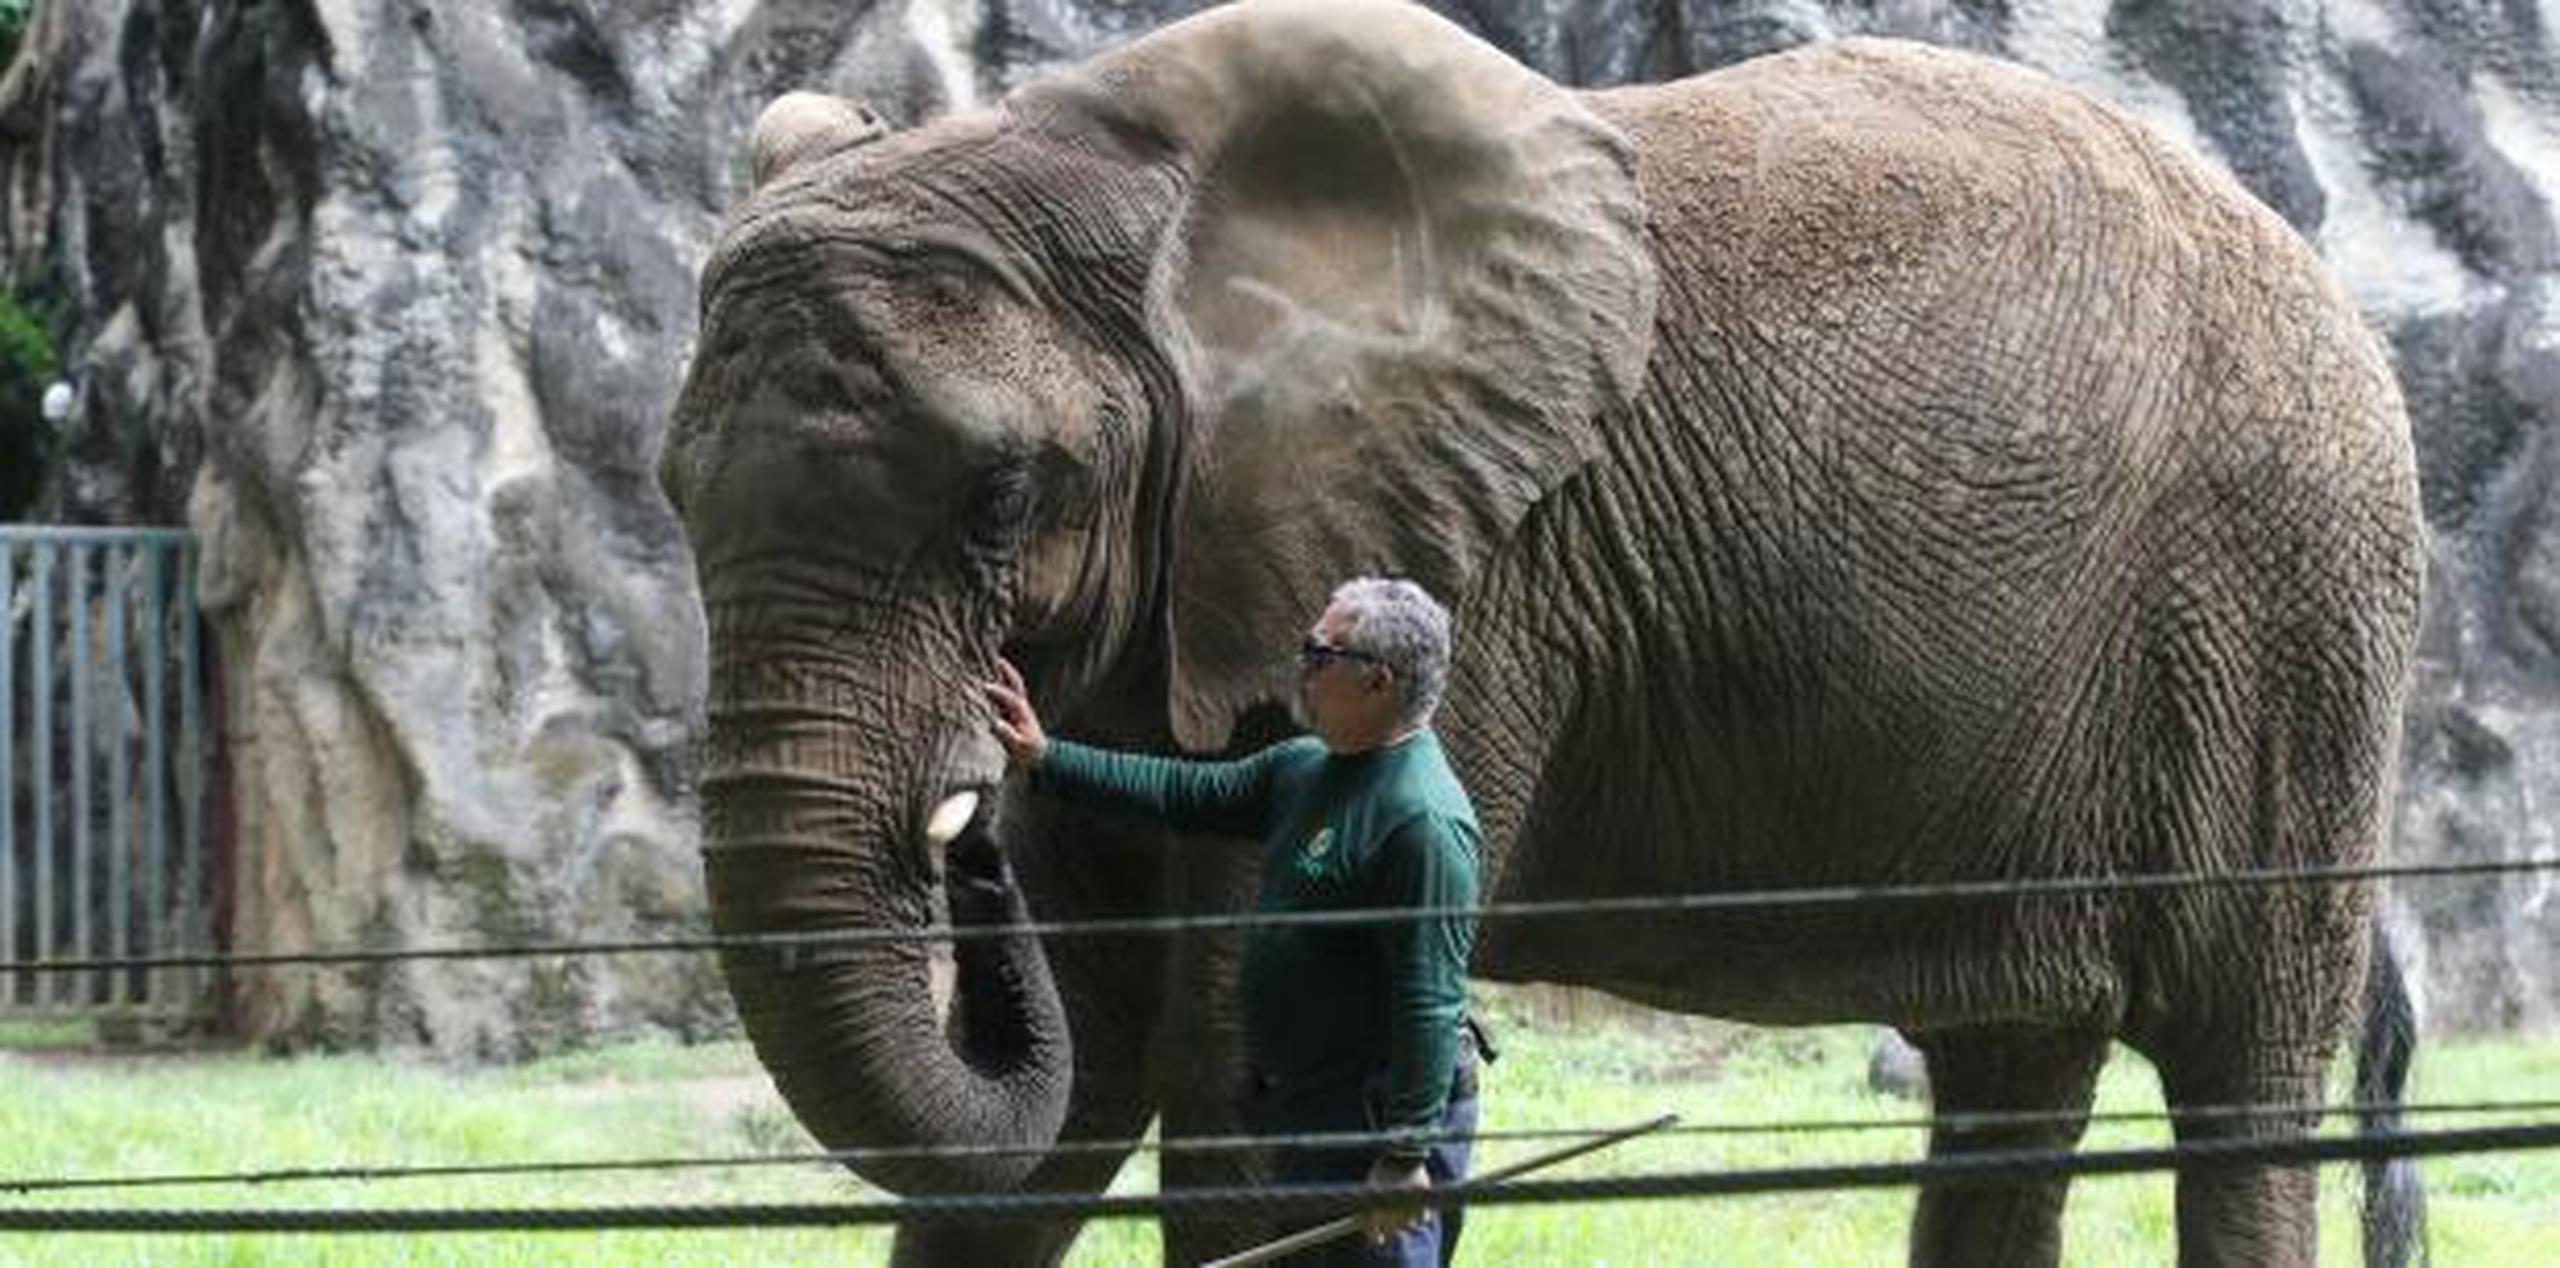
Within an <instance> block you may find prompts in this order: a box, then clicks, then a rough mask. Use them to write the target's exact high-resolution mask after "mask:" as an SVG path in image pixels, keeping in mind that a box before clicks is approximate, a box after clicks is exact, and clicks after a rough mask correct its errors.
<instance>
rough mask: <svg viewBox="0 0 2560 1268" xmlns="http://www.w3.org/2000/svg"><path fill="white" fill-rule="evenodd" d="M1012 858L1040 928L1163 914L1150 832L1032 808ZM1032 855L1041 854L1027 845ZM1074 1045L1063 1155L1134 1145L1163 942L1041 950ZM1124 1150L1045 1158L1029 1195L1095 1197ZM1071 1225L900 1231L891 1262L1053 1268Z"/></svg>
mask: <svg viewBox="0 0 2560 1268" xmlns="http://www.w3.org/2000/svg"><path fill="white" fill-rule="evenodd" d="M1012 813H1018V814H1020V815H1022V816H1023V820H1022V825H1021V828H1022V830H1021V832H1020V833H1019V835H1018V837H1017V839H1018V840H1021V841H1023V842H1025V844H1024V845H1023V846H1021V847H1019V848H1017V849H1015V850H1013V851H1010V854H1011V857H1012V859H1013V862H1014V866H1015V870H1016V873H1017V875H1018V876H1019V879H1020V882H1021V884H1022V886H1023V888H1024V890H1025V892H1027V893H1029V894H1032V895H1033V896H1034V902H1033V911H1034V913H1035V914H1036V915H1037V916H1038V917H1039V918H1041V919H1044V920H1069V921H1072V920H1095V919H1110V918H1121V917H1128V916H1138V915H1150V914H1154V913H1155V912H1157V911H1160V910H1161V909H1162V905H1163V903H1164V901H1165V900H1164V896H1163V888H1162V887H1163V883H1164V881H1163V876H1164V857H1165V842H1164V839H1163V835H1162V834H1161V833H1160V832H1157V831H1155V830H1153V829H1140V828H1133V827H1132V826H1131V825H1130V824H1129V823H1128V822H1127V821H1125V820H1119V819H1113V818H1110V817H1107V816H1099V815H1093V814H1089V813H1087V812H1083V811H1079V810H1077V809H1075V808H1073V807H1067V806H1062V805H1059V804H1057V803H1054V802H1051V801H1049V800H1047V799H1045V798H1038V799H1026V800H1025V801H1023V802H1022V803H1019V804H1018V805H1017V806H1016V807H1015V808H1014V809H1013V811H1012ZM1032 843H1036V844H1032ZM1043 949H1044V950H1045V952H1046V954H1047V957H1048V962H1049V965H1050V968H1051V971H1052V972H1053V973H1054V974H1055V975H1056V978H1057V983H1058V994H1059V997H1060V999H1061V1001H1062V1002H1063V1003H1064V1005H1065V1008H1066V1014H1067V1019H1068V1026H1069V1028H1070V1033H1071V1035H1072V1037H1073V1041H1074V1049H1075V1064H1074V1071H1075V1074H1074V1078H1075V1086H1074V1090H1073V1092H1072V1093H1071V1096H1070V1099H1069V1101H1068V1106H1067V1119H1066V1123H1065V1125H1064V1126H1063V1127H1061V1128H1060V1129H1059V1133H1058V1138H1059V1140H1060V1141H1061V1142H1062V1143H1085V1144H1097V1143H1107V1142H1113V1141H1134V1140H1136V1139H1138V1138H1139V1137H1140V1136H1141V1135H1143V1134H1144V1133H1145V1132H1146V1129H1147V1120H1148V1119H1149V1118H1150V1117H1152V1116H1153V1115H1154V1113H1155V1103H1154V1100H1153V1093H1152V1089H1151V1088H1150V1087H1149V1086H1148V1081H1147V1078H1146V1074H1145V1072H1146V1069H1147V1063H1148V1056H1149V1045H1150V1040H1151V1037H1152V1036H1153V1034H1154V1033H1155V1031H1156V1030H1157V1029H1158V1015H1159V1013H1160V1011H1161V1009H1162V1006H1163V990H1162V986H1161V983H1162V982H1163V981H1164V980H1165V974H1166V969H1165V965H1166V963H1167V960H1168V958H1169V957H1168V949H1167V948H1166V947H1165V945H1164V944H1163V943H1162V942H1161V941H1160V940H1157V939H1152V938H1145V937H1138V938H1131V937H1119V936H1115V937H1088V936H1082V935H1072V934H1070V935H1065V936H1059V937H1052V938H1049V939H1046V940H1044V948H1043ZM1129 1153H1130V1151H1129V1150H1128V1149H1067V1150H1061V1151H1059V1152H1057V1153H1054V1154H1052V1155H1050V1156H1049V1157H1048V1158H1047V1159H1046V1160H1044V1161H1043V1162H1042V1163H1041V1164H1040V1166H1039V1167H1038V1168H1037V1169H1035V1170H1034V1171H1032V1173H1031V1175H1030V1176H1029V1178H1027V1179H1025V1180H1024V1181H1023V1183H1022V1186H1021V1190H1020V1191H1021V1192H1024V1193H1100V1192H1102V1191H1103V1190H1104V1189H1106V1188H1108V1187H1110V1184H1111V1180H1112V1177H1114V1176H1116V1175H1118V1174H1119V1172H1120V1168H1121V1166H1122V1165H1123V1164H1125V1163H1126V1162H1127V1161H1128V1158H1129ZM1081 1228H1082V1224H1081V1222H1079V1221H1075V1220H1049V1221H1030V1222H1023V1223H999V1222H991V1221H984V1220H971V1221H968V1222H966V1223H953V1224H917V1225H908V1226H902V1227H900V1228H899V1230H898V1234H897V1240H896V1247H895V1249H894V1251H893V1252H892V1254H891V1256H890V1262H891V1263H892V1264H895V1265H899V1266H900V1268H1048V1266H1051V1265H1055V1264H1057V1263H1059V1262H1061V1261H1062V1260H1064V1259H1065V1258H1066V1254H1067V1248H1068V1247H1069V1246H1070V1245H1071V1244H1073V1243H1074V1241H1075V1237H1076V1234H1077V1232H1078V1231H1080V1229H1081Z"/></svg>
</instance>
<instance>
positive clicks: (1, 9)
mask: <svg viewBox="0 0 2560 1268" xmlns="http://www.w3.org/2000/svg"><path fill="white" fill-rule="evenodd" d="M35 15H36V0H0V65H7V64H8V61H9V59H10V58H13V57H16V56H17V55H18V37H19V36H22V35H25V34H26V33H27V20H28V19H30V18H33V17H34V16H35Z"/></svg>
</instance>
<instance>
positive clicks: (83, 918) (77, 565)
mask: <svg viewBox="0 0 2560 1268" xmlns="http://www.w3.org/2000/svg"><path fill="white" fill-rule="evenodd" d="M53 553H54V554H55V555H56V556H58V557H59V558H60V559H61V560H62V563H63V564H64V565H65V566H66V567H67V568H68V571H67V572H66V573H65V574H64V577H63V582H62V593H63V600H62V601H63V603H64V605H66V606H67V607H69V608H70V609H71V762H70V765H71V945H72V946H73V947H75V948H77V949H78V950H79V951H80V953H81V954H83V955H86V954H89V953H91V952H93V951H95V950H97V948H98V946H99V943H98V939H97V929H96V926H95V925H94V924H92V922H91V921H90V919H89V913H90V911H91V910H92V908H91V905H90V901H89V872H90V870H91V868H92V867H93V866H94V864H93V863H92V860H94V859H95V858H96V857H97V850H96V848H95V846H96V842H95V840H94V839H93V838H94V833H93V832H92V828H93V827H94V824H93V816H92V815H91V813H90V809H89V772H90V769H91V761H90V754H91V749H92V746H91V744H90V742H89V740H90V735H89V719H90V717H91V716H92V714H93V713H94V711H95V708H96V702H95V701H93V700H91V699H90V698H89V696H90V691H89V689H90V687H92V686H93V685H95V684H94V682H93V680H94V679H95V678H96V677H97V674H96V673H95V672H94V671H95V670H96V668H97V665H96V663H95V662H96V659H97V646H98V645H97V643H96V642H95V641H94V640H93V639H91V638H90V637H89V561H90V557H91V556H92V555H93V554H94V553H96V552H94V551H92V550H90V549H89V547H88V546H87V545H85V544H80V543H74V544H71V545H65V546H57V547H55V548H54V552H53ZM40 901H42V902H45V903H48V904H57V903H60V902H61V901H62V895H60V894H58V893H56V892H55V891H54V890H53V889H52V888H51V887H47V888H46V889H45V891H44V897H43V898H42V899H41V900H40ZM89 986H90V982H89V981H87V980H82V981H68V980H66V981H64V982H63V983H61V984H60V985H59V986H57V987H55V988H54V990H55V994H54V998H55V999H61V998H63V997H65V996H69V997H70V998H71V999H73V1000H74V1001H81V1000H85V999H86V998H87V997H88V996H89V994H90V992H89V990H88V989H87V988H88V987H89Z"/></svg>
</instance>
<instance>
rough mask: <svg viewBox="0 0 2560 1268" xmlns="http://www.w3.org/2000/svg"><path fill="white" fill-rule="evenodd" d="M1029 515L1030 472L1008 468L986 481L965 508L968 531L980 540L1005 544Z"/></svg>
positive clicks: (1010, 466)
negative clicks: (967, 512)
mask: <svg viewBox="0 0 2560 1268" xmlns="http://www.w3.org/2000/svg"><path fill="white" fill-rule="evenodd" d="M1030 514H1031V472H1030V470H1029V469H1027V468H1025V467H1021V466H1014V465H1008V466H1006V467H1004V468H1002V469H1001V470H998V471H996V472H995V473H994V474H992V475H990V476H988V477H987V481H986V483H985V484H984V485H982V486H980V488H979V490H978V496H977V499H976V501H975V502H974V503H972V505H971V506H970V508H969V530H970V532H971V534H972V535H974V536H977V537H979V538H981V539H982V540H990V541H1004V540H1008V539H1010V538H1012V537H1014V536H1015V535H1017V534H1018V533H1020V532H1021V530H1022V523H1023V521H1024V520H1025V519H1027V518H1029V517H1030Z"/></svg>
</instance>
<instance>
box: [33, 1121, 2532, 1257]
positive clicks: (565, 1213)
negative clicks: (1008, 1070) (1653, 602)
mask: <svg viewBox="0 0 2560 1268" xmlns="http://www.w3.org/2000/svg"><path fill="white" fill-rule="evenodd" d="M2552 1148H2560V1123H2538V1124H2529V1125H2522V1126H2511V1127H2481V1128H2460V1129H2453V1130H2447V1131H2435V1132H2389V1133H2381V1134H2377V1135H2372V1136H2352V1137H2283V1138H2272V1139H2255V1140H2212V1141H2192V1142H2186V1143H2182V1144H2178V1145H2173V1146H2168V1147H2164V1148H2155V1149H2123V1150H2107V1151H2093V1152H2075V1151H2071V1150H2051V1149H2038V1150H1999V1151H1984V1152H1981V1153H1965V1154H1953V1155H1947V1156H1942V1157H1937V1158H1928V1159H1922V1160H1919V1161H1913V1162H1887V1163H1839V1164H1829V1165H1818V1166H1804V1167H1775V1168H1761V1169H1752V1170H1743V1171H1682V1172H1662V1173H1655V1174H1647V1175H1630V1176H1610V1177H1599V1178H1593V1179H1584V1180H1530V1181H1508V1182H1504V1183H1500V1184H1494V1185H1478V1184H1476V1183H1473V1182H1468V1181H1461V1182H1459V1183H1456V1184H1453V1185H1447V1186H1443V1187H1439V1188H1432V1189H1379V1188H1374V1187H1371V1186H1369V1185H1365V1184H1330V1185H1307V1186H1266V1187H1260V1188H1243V1187H1224V1188H1208V1189H1182V1190H1174V1191H1170V1192H1164V1193H1155V1194H1126V1195H1115V1194H1086V1193H1016V1194H993V1195H967V1196H948V1197H927V1198H905V1199H899V1200H895V1201H880V1202H836V1203H743V1204H719V1205H711V1204H699V1205H683V1206H666V1205H639V1204H634V1205H625V1206H602V1207H414V1208H398V1207H376V1208H370V1209H361V1210H320V1209H309V1208H269V1209H249V1210H207V1209H176V1208H163V1209H150V1208H138V1209H124V1210H118V1209H106V1208H81V1207H53V1208H46V1207H14V1208H0V1231H7V1232H43V1233H97V1232H113V1233H420V1232H603V1231H613V1230H631V1229H679V1228H680V1229H704V1228H812V1227H816V1228H846V1227H855V1226H861V1225H887V1224H900V1225H910V1224H935V1223H951V1222H968V1223H989V1222H1001V1221H1008V1220H1010V1221H1026V1220H1059V1219H1131V1218H1164V1217H1167V1216H1236V1215H1280V1214H1308V1213H1322V1214H1340V1213H1342V1212H1344V1211H1348V1210H1370V1209H1375V1208H1381V1207H1389V1206H1395V1207H1405V1206H1431V1207H1454V1206H1504V1205H1519V1204H1532V1203H1553V1202H1589V1201H1630V1200H1640V1199H1651V1198H1673V1197H1746V1196H1754V1195H1766V1194H1775V1193H1798V1192H1806V1191H1812V1190H1841V1189H1875V1188H1903V1187H1909V1186H1912V1185H1932V1186H1941V1187H1977V1186H1982V1185H1992V1184H2004V1183H2017V1182H2020V1181H2028V1180H2047V1179H2060V1178H2065V1177H2084V1176H2104V1175H2131V1174H2139V1173H2143V1172H2153V1171H2172V1170H2177V1171H2184V1170H2190V1169H2219V1168H2226V1167H2238V1166H2307V1165H2312V1164H2318V1163H2335V1162H2370V1161H2376V1160H2381V1159H2387V1158H2420V1157H2439V1156H2444V1155H2450V1154H2470V1153H2493V1152H2494V1153H2508V1152H2520V1151H2525V1150H2537V1149H2552Z"/></svg>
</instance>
